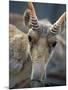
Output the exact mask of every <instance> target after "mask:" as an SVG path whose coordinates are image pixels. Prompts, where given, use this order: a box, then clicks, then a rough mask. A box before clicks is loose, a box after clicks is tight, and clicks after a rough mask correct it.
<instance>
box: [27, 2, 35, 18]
mask: <svg viewBox="0 0 68 90" xmlns="http://www.w3.org/2000/svg"><path fill="white" fill-rule="evenodd" d="M28 9H30V10H31V12H30V14H32V16H34V17H36V12H35V9H34V6H33V3H32V2H28Z"/></svg>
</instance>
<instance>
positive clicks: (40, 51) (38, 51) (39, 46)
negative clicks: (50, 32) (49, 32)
mask: <svg viewBox="0 0 68 90" xmlns="http://www.w3.org/2000/svg"><path fill="white" fill-rule="evenodd" d="M28 39H29V45H30V54H31V59H32V61H33V62H35V61H36V62H39V61H47V58H48V55H49V47H48V41H47V38H46V37H42V36H41V35H39V34H38V32H35V31H33V30H32V29H30V30H29V33H28Z"/></svg>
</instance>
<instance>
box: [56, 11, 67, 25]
mask: <svg viewBox="0 0 68 90" xmlns="http://www.w3.org/2000/svg"><path fill="white" fill-rule="evenodd" d="M65 16H66V12H64V13H63V14H62V15H61V16H60V18H59V19H58V20H57V21H56V22H55V24H58V25H62V24H63V22H64V20H65Z"/></svg>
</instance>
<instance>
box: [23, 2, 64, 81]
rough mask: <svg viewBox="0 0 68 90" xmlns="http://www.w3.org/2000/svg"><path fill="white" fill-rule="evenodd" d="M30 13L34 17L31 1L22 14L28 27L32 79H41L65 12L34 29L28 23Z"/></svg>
mask: <svg viewBox="0 0 68 90" xmlns="http://www.w3.org/2000/svg"><path fill="white" fill-rule="evenodd" d="M30 14H31V15H33V16H34V17H37V16H36V12H35V9H34V6H33V4H32V3H28V9H27V11H26V12H25V14H24V16H25V17H24V20H25V25H26V26H27V27H28V30H29V31H28V39H29V46H30V54H31V60H32V75H31V79H32V80H42V77H43V73H44V65H45V64H46V65H47V63H48V57H49V55H50V50H51V47H53V46H55V44H56V35H57V34H58V32H60V27H61V25H62V23H63V22H64V19H65V13H64V14H63V15H61V17H60V18H59V19H58V20H57V21H56V22H55V23H54V24H53V25H52V24H47V22H46V23H45V26H44V25H40V26H39V29H37V30H34V29H33V28H32V26H31V25H30Z"/></svg>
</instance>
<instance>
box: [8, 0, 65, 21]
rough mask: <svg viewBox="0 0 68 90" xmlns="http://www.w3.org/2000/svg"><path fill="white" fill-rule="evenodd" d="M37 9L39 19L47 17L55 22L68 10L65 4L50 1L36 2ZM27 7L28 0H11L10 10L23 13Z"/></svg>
mask: <svg viewBox="0 0 68 90" xmlns="http://www.w3.org/2000/svg"><path fill="white" fill-rule="evenodd" d="M34 6H35V10H36V13H37V16H38V18H39V19H44V18H47V19H48V20H49V21H51V22H52V23H54V22H55V21H56V20H57V19H58V18H59V16H60V15H61V14H62V13H63V12H65V11H66V5H65V4H52V3H51V4H50V3H43V4H42V3H34ZM26 8H27V2H21V1H10V2H9V12H10V13H17V14H21V15H23V13H24V11H25V9H26Z"/></svg>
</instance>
